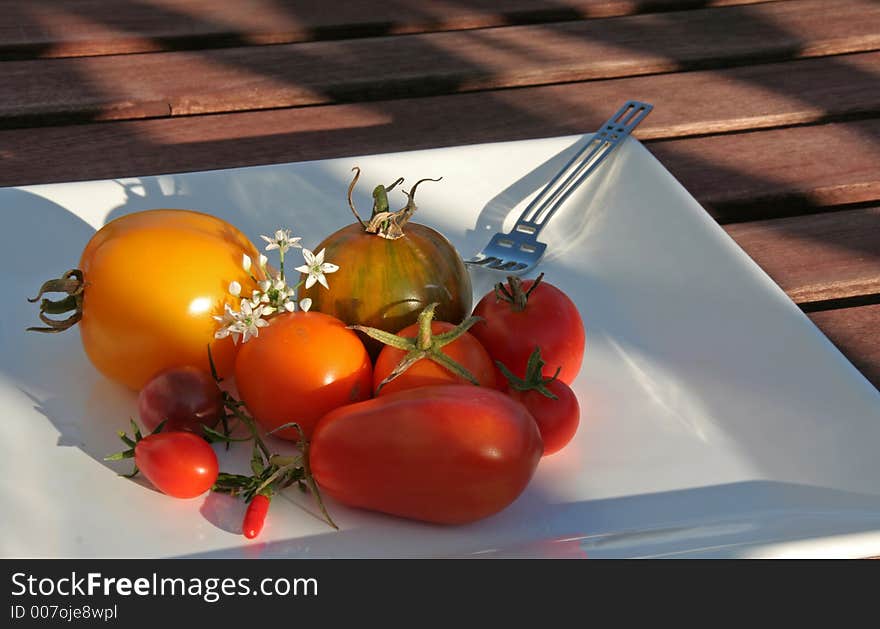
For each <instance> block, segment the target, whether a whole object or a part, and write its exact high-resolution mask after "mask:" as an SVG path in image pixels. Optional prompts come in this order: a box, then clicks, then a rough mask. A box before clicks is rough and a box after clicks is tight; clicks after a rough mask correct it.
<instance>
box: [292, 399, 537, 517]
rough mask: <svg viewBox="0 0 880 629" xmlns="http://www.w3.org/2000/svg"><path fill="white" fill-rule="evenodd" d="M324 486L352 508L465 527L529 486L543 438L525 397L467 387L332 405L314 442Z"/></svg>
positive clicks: (313, 460)
mask: <svg viewBox="0 0 880 629" xmlns="http://www.w3.org/2000/svg"><path fill="white" fill-rule="evenodd" d="M310 448H311V451H310V459H309V460H310V464H311V470H312V474H313V475H314V477H315V480H316V481H317V483H318V485H320V487H321V489H322V491H323V492H324V493H326V494H327V495H329V496H331V497H332V498H334V499H336V500H338V501H339V502H342V503H344V504H346V505H349V506H353V507H360V508H364V509H371V510H374V511H381V512H383V513H389V514H392V515H397V516H402V517H406V518H413V519H416V520H424V521H427V522H437V523H441V524H462V523H465V522H473V521H475V520H479V519H481V518H485V517H487V516H490V515H492V514H494V513H497V512H499V511H501V510H502V509H504V508H505V507H507V506H508V505H509V504H510V503H511V502H513V501H514V500H515V499H516V498H517V497H518V496H519V495H520V494H521V493H522V491H523V490H524V489H525V487H526V485H527V484H528V482H529V480H530V479H531V478H532V475H533V474H534V472H535V468H536V467H537V465H538V461H539V460H540V458H541V452H542V443H541V435H540V433H539V432H538V428H537V426H536V424H535V421H534V420H533V419H532V417H531V415H529V413H528V411H527V410H526V409H525V407H524V406H523V405H522V404H519V403H517V402H515V401H514V400H512V399H511V398H510V397H508V396H507V395H504V394H503V393H500V392H499V391H496V390H494V389H487V388H484V387H475V386H473V385H461V384H453V385H442V386H432V387H422V388H419V389H410V390H407V391H401V392H399V393H395V394H393V395H387V396H382V397H379V398H375V399H373V400H368V401H366V402H361V403H359V404H352V405H350V406H344V407H342V408H338V409H336V410H335V411H332V412H331V413H328V414H327V415H326V416H325V417H324V418H323V419H321V421H320V422H319V423H318V427H317V428H316V429H315V434H314V436H313V438H312V442H311V445H310Z"/></svg>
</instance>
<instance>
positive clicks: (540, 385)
mask: <svg viewBox="0 0 880 629" xmlns="http://www.w3.org/2000/svg"><path fill="white" fill-rule="evenodd" d="M536 283H537V282H536ZM495 364H496V365H498V369H500V370H501V373H502V374H504V377H505V378H507V381H508V382H509V383H510V388H511V389H514V390H516V391H538V392H539V393H541V394H542V395H545V396H547V397H548V398H550V399H551V400H557V399H559V398H558V397H557V396H556V394H555V393H553V391H551V390H550V389H548V388H547V385H548V384H550V383H551V382H553V381H554V380H556V377H557V376H558V375H559V371H560V370H561V369H562V367H557V368H556V373H554V374H553V375H552V376H550V377H549V378H545V377H544V374H543V369H544V365H545V364H546V363H545V362H544V360H543V359H542V358H541V348H540V347H535V349H534V351H533V352H532V353H531V355H530V356H529V361H528V362H527V363H526V377H525V378H520V377H519V376H517V375H515V374H514V373H513V372H512V371H510V370H509V369H508V368H507V367H506V366H505V365H504V363H502V362H501V361H500V360H496V361H495Z"/></svg>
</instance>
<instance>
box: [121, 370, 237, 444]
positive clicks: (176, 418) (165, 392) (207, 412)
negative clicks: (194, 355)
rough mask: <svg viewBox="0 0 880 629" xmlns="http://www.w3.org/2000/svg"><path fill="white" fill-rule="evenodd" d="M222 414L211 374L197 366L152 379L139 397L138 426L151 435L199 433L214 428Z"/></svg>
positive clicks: (168, 371)
mask: <svg viewBox="0 0 880 629" xmlns="http://www.w3.org/2000/svg"><path fill="white" fill-rule="evenodd" d="M223 412H224V409H223V394H222V393H221V392H220V387H218V386H217V383H216V382H215V381H214V378H213V377H211V375H210V374H208V373H205V372H204V371H202V370H201V369H199V368H197V367H172V368H171V369H167V370H165V371H162V372H161V373H159V374H158V375H156V376H155V377H153V378H152V379H151V380H150V381H149V382H147V384H145V385H144V388H143V389H141V392H140V393H139V394H138V413H139V415H140V418H141V423H142V424H143V425H144V426H146V428H147V429H148V430H150V431H151V432H152V431H153V430H155V429H156V427H157V426H158V425H159V424H161V423H162V422H163V421H165V426H164V428H163V430H164V431H165V432H172V431H175V430H189V431H191V432H194V433H196V434H202V426H203V425H204V426H207V427H208V428H213V427H214V426H216V425H217V422H219V421H220V417H221V416H222V414H223Z"/></svg>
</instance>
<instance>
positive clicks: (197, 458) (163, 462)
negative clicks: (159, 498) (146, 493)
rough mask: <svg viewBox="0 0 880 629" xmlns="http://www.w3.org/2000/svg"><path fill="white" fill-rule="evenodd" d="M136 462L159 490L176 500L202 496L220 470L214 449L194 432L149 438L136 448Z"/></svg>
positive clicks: (148, 436)
mask: <svg viewBox="0 0 880 629" xmlns="http://www.w3.org/2000/svg"><path fill="white" fill-rule="evenodd" d="M134 462H135V465H137V468H138V469H139V470H140V471H141V473H142V474H143V475H144V476H145V477H146V478H147V480H148V481H150V482H151V483H152V484H153V486H154V487H155V488H156V489H158V490H159V491H161V492H162V493H163V494H168V495H169V496H173V497H175V498H195V497H196V496H201V495H202V494H203V493H205V492H206V491H208V490H209V489H211V486H212V485H213V484H214V482H215V481H216V480H217V474H218V473H219V470H220V467H219V465H218V463H217V455H216V454H215V453H214V450H213V449H211V446H209V445H208V443H207V442H206V441H205V440H204V439H202V438H201V437H197V436H196V435H194V434H193V433H191V432H167V433H166V432H160V433H158V434H153V435H147V436H146V437H144V438H143V439H142V440H140V441H139V442H138V443H137V445H136V446H135V449H134Z"/></svg>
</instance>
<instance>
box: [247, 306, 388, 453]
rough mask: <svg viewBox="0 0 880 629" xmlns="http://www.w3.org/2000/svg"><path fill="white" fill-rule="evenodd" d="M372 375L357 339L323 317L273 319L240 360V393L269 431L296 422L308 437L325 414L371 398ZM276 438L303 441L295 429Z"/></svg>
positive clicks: (302, 315)
mask: <svg viewBox="0 0 880 629" xmlns="http://www.w3.org/2000/svg"><path fill="white" fill-rule="evenodd" d="M372 376H373V368H372V365H371V364H370V357H369V356H368V355H367V350H366V349H365V348H364V344H363V343H361V340H360V339H359V338H358V336H357V334H355V332H354V331H352V330H349V329H348V328H346V327H345V324H344V323H343V322H342V321H340V320H339V319H337V318H336V317H331V316H330V315H327V314H322V313H320V312H294V313H287V314H282V315H278V316H276V317H274V318H273V319H272V320H271V322H270V323H269V326H268V327H265V328H263V329H262V330H260V335H259V336H258V337H257V338H253V339H251V340H249V341H248V342H247V343H244V344H243V345H242V346H241V349H240V350H239V352H238V357H237V358H236V360H235V382H236V384H237V386H238V392H239V394H240V396H241V399H242V401H243V402H244V403H245V405H247V407H248V410H250V412H251V414H252V415H253V416H254V419H256V420H257V421H258V422H259V423H260V424H261V425H262V426H263V428H265V429H266V430H274V429H275V428H278V427H279V426H282V425H283V424H286V423H289V422H297V423H298V424H299V425H300V427H302V429H303V432H304V433H305V435H306V438H308V437H309V436H311V434H312V430H313V429H314V427H315V424H316V423H317V422H318V420H319V419H320V418H321V416H322V415H324V414H325V413H327V412H329V411H331V410H333V409H334V408H336V407H337V406H342V405H343V404H351V403H352V402H359V401H361V400H365V399H367V398H369V397H370V393H371V391H372V383H373V380H372ZM273 434H275V435H276V436H278V437H281V438H284V439H298V438H299V433H297V432H296V430H294V429H292V428H286V429H284V430H281V431H278V432H276V433H273Z"/></svg>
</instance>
